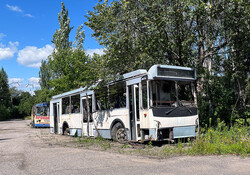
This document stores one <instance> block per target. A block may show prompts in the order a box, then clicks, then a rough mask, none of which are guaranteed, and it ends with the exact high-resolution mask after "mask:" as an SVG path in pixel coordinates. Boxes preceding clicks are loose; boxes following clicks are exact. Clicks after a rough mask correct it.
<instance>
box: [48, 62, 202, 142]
mask: <svg viewBox="0 0 250 175" xmlns="http://www.w3.org/2000/svg"><path fill="white" fill-rule="evenodd" d="M195 80H196V73H195V70H194V69H193V68H187V67H179V66H168V65H154V66H152V67H151V68H150V69H149V70H148V71H147V70H143V69H140V70H136V71H133V72H130V73H127V74H124V75H123V76H121V78H119V80H116V81H114V82H110V83H108V84H107V85H106V86H102V87H101V88H98V89H96V90H90V89H84V88H80V89H77V90H74V91H70V92H66V93H63V94H60V95H56V96H53V97H52V100H51V102H50V108H51V109H50V110H51V116H50V119H51V121H50V123H51V125H50V126H51V133H62V134H63V133H64V134H65V133H69V134H70V135H78V136H82V135H85V136H94V137H96V136H99V135H100V136H102V137H103V138H108V139H113V140H117V141H119V142H124V141H127V140H128V141H129V140H132V141H146V140H154V141H161V140H173V139H177V138H187V137H196V136H197V134H198V130H199V118H198V108H197V99H196V93H195Z"/></svg>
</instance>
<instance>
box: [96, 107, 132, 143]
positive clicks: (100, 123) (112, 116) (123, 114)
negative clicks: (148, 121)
mask: <svg viewBox="0 0 250 175" xmlns="http://www.w3.org/2000/svg"><path fill="white" fill-rule="evenodd" d="M93 119H94V122H95V126H96V128H97V129H98V132H99V133H100V134H101V136H102V137H104V138H109V139H110V138H111V135H110V129H112V128H111V124H112V123H113V121H114V120H117V121H121V122H122V123H123V124H124V125H125V128H126V129H127V130H128V129H129V110H128V109H127V108H119V109H113V110H106V111H104V110H103V111H96V112H94V113H93ZM98 132H97V131H96V130H95V128H94V136H97V135H98Z"/></svg>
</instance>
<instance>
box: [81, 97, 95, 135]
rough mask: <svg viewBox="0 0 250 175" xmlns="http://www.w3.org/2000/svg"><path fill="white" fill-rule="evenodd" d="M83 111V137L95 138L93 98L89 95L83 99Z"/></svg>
mask: <svg viewBox="0 0 250 175" xmlns="http://www.w3.org/2000/svg"><path fill="white" fill-rule="evenodd" d="M82 109H83V135H84V136H93V118H92V96H90V95H88V96H86V97H83V98H82Z"/></svg>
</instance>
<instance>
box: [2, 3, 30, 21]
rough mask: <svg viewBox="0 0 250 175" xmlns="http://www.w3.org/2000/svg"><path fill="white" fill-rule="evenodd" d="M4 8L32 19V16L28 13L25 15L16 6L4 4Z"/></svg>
mask: <svg viewBox="0 0 250 175" xmlns="http://www.w3.org/2000/svg"><path fill="white" fill-rule="evenodd" d="M6 7H8V9H9V10H11V11H14V12H18V13H21V14H23V15H24V16H27V17H29V18H33V17H34V16H33V15H31V14H29V13H27V14H26V13H24V11H23V10H22V9H21V8H19V7H18V6H12V5H9V4H6Z"/></svg>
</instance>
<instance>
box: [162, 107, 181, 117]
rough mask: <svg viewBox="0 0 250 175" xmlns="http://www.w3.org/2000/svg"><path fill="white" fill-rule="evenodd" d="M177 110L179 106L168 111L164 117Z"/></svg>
mask: <svg viewBox="0 0 250 175" xmlns="http://www.w3.org/2000/svg"><path fill="white" fill-rule="evenodd" d="M177 108H179V106H176V107H175V108H173V109H170V110H169V111H167V112H165V114H166V115H168V114H170V113H171V112H173V111H174V110H175V109H177Z"/></svg>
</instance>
